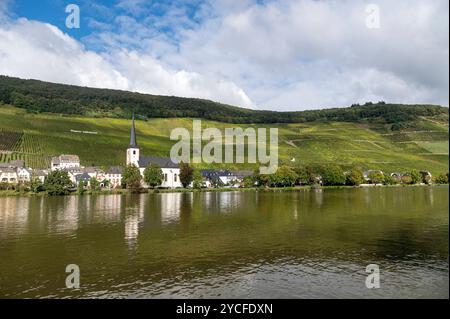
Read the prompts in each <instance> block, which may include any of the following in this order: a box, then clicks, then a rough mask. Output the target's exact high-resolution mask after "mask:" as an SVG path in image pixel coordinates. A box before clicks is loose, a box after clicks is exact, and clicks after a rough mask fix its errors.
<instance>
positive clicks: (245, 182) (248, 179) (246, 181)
mask: <svg viewBox="0 0 450 319" xmlns="http://www.w3.org/2000/svg"><path fill="white" fill-rule="evenodd" d="M242 186H243V187H246V188H248V187H255V178H254V176H253V175H251V176H245V177H244V178H243V179H242Z"/></svg>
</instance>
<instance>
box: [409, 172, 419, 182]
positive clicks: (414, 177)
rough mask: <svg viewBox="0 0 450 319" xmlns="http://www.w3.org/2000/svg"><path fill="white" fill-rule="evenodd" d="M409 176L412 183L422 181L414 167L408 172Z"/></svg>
mask: <svg viewBox="0 0 450 319" xmlns="http://www.w3.org/2000/svg"><path fill="white" fill-rule="evenodd" d="M409 174H410V176H411V183H412V184H418V183H420V182H422V174H420V172H419V171H418V170H416V169H413V170H412V171H411V172H410V173H409Z"/></svg>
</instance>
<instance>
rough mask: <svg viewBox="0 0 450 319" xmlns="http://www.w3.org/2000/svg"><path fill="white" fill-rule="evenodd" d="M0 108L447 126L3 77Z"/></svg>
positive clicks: (365, 109)
mask: <svg viewBox="0 0 450 319" xmlns="http://www.w3.org/2000/svg"><path fill="white" fill-rule="evenodd" d="M0 103H4V104H10V105H13V106H16V107H19V108H22V109H25V110H27V112H29V113H41V112H50V113H61V114H72V115H84V116H89V117H111V118H130V117H131V113H132V112H135V113H136V114H137V115H138V117H140V118H141V119H150V118H173V117H180V118H183V117H195V118H202V119H208V120H214V121H220V122H228V123H309V122H317V121H322V122H323V121H325V122H327V121H336V122H351V123H365V122H369V123H378V124H395V125H394V128H395V129H401V128H402V127H403V126H404V125H403V124H404V123H405V122H410V121H415V120H416V119H417V118H418V117H420V116H425V117H442V118H444V119H447V120H448V108H444V107H440V106H436V105H401V104H386V103H384V102H381V103H377V104H372V103H366V104H364V105H353V106H351V107H347V108H335V109H323V110H313V111H299V112H274V111H261V110H249V109H245V108H239V107H236V106H231V105H225V104H221V103H217V102H212V101H208V100H202V99H193V98H181V97H173V96H158V95H150V94H140V93H133V92H126V91H118V90H109V89H94V88H86V87H78V86H72V85H63V84H54V83H48V82H42V81H36V80H22V79H18V78H11V77H6V76H0ZM299 103H300V102H299ZM299 106H300V105H299ZM274 107H276V105H275V106H274Z"/></svg>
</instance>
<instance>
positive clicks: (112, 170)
mask: <svg viewBox="0 0 450 319" xmlns="http://www.w3.org/2000/svg"><path fill="white" fill-rule="evenodd" d="M122 172H123V168H122V167H121V166H111V167H110V168H108V170H107V171H106V174H122Z"/></svg>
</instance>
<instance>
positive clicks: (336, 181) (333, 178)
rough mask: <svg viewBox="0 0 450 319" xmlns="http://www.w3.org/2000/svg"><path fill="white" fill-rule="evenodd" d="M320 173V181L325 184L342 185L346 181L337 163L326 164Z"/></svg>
mask: <svg viewBox="0 0 450 319" xmlns="http://www.w3.org/2000/svg"><path fill="white" fill-rule="evenodd" d="M321 175H322V183H323V185H326V186H333V185H344V184H345V181H346V178H345V175H344V172H343V171H342V168H340V167H339V166H337V165H327V166H325V167H323V169H322V172H321Z"/></svg>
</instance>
